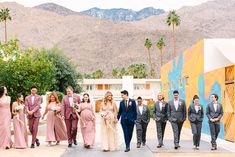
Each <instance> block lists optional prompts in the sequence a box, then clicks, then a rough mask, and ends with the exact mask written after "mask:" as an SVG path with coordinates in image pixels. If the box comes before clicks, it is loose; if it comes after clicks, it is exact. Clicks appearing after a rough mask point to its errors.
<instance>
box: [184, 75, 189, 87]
mask: <svg viewBox="0 0 235 157" xmlns="http://www.w3.org/2000/svg"><path fill="white" fill-rule="evenodd" d="M184 82H185V86H189V76H185V77H184Z"/></svg>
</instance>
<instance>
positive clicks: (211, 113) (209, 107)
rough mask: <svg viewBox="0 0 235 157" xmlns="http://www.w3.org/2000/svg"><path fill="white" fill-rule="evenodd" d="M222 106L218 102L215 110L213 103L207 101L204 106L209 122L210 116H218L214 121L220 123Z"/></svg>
mask: <svg viewBox="0 0 235 157" xmlns="http://www.w3.org/2000/svg"><path fill="white" fill-rule="evenodd" d="M223 114H224V112H223V106H222V104H220V103H218V106H217V110H216V111H215V109H214V105H213V103H212V102H211V103H209V104H208V105H207V107H206V115H207V117H208V120H209V122H211V121H210V119H211V118H218V119H219V120H218V121H217V122H216V123H220V120H221V118H222V116H223Z"/></svg>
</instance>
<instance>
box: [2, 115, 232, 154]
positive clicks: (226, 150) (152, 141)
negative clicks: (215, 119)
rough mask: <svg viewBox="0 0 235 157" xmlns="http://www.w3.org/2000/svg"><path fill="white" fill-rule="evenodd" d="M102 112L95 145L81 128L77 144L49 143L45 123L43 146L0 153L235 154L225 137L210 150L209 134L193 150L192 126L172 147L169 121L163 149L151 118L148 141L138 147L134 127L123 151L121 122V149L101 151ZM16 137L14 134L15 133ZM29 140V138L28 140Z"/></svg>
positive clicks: (42, 130)
mask: <svg viewBox="0 0 235 157" xmlns="http://www.w3.org/2000/svg"><path fill="white" fill-rule="evenodd" d="M99 120H100V119H99V115H98V114H97V122H96V124H97V125H96V144H95V146H94V148H92V149H89V150H87V149H85V148H83V144H82V137H81V132H80V128H79V131H78V142H79V143H78V146H74V147H73V148H67V142H66V141H64V142H61V144H60V145H58V146H51V147H48V146H47V143H46V142H45V133H46V130H45V124H42V125H41V126H40V128H39V135H40V136H39V139H40V142H41V146H40V147H37V148H35V149H30V148H28V149H13V148H12V149H10V150H0V157H15V156H19V157H20V156H24V157H59V156H61V157H70V156H71V157H76V156H79V157H87V156H88V155H89V156H90V157H92V156H96V157H101V156H102V157H103V156H113V157H116V156H122V157H125V156H132V157H140V156H145V157H155V156H156V157H157V156H158V157H159V156H161V157H166V156H167V157H168V156H169V157H170V156H174V157H181V156H185V155H187V156H191V157H194V156H199V155H200V157H204V156H207V157H217V156H220V157H221V155H226V156H228V157H230V156H234V155H235V143H231V142H227V141H225V140H221V139H219V140H218V150H217V151H211V150H210V136H208V135H204V134H203V135H202V141H201V147H200V150H194V149H192V148H193V144H192V134H191V130H190V129H186V128H183V130H182V134H181V142H180V145H181V148H180V149H178V150H174V148H173V146H174V145H173V140H172V139H173V133H172V129H171V126H170V124H169V123H168V124H167V127H166V133H165V140H164V144H165V146H164V147H163V148H161V149H158V148H156V145H157V138H156V137H157V135H156V126H155V122H154V121H153V120H151V122H150V124H149V126H148V131H147V143H146V144H147V145H146V146H145V147H141V148H139V149H138V148H136V134H135V130H134V135H133V139H132V144H131V151H130V152H128V153H125V152H124V148H125V145H124V139H123V132H122V129H121V125H120V124H118V134H119V137H120V138H119V146H120V147H119V150H118V151H114V152H102V151H101V148H100V142H101V139H100V135H101V132H100V122H99ZM12 139H13V137H12ZM30 140H31V136H29V141H30ZM29 143H30V142H29Z"/></svg>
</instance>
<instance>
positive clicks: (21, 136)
mask: <svg viewBox="0 0 235 157" xmlns="http://www.w3.org/2000/svg"><path fill="white" fill-rule="evenodd" d="M12 114H13V126H14V145H13V147H14V148H21V149H23V148H27V147H28V135H27V127H26V123H25V113H24V97H23V95H22V94H18V95H17V101H16V102H14V103H13V104H12Z"/></svg>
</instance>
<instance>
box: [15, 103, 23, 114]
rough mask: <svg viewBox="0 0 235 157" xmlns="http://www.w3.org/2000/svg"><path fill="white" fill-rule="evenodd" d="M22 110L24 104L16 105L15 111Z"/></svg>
mask: <svg viewBox="0 0 235 157" xmlns="http://www.w3.org/2000/svg"><path fill="white" fill-rule="evenodd" d="M22 110H23V106H20V105H18V106H16V107H15V111H16V112H18V113H19V112H20V111H22Z"/></svg>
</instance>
